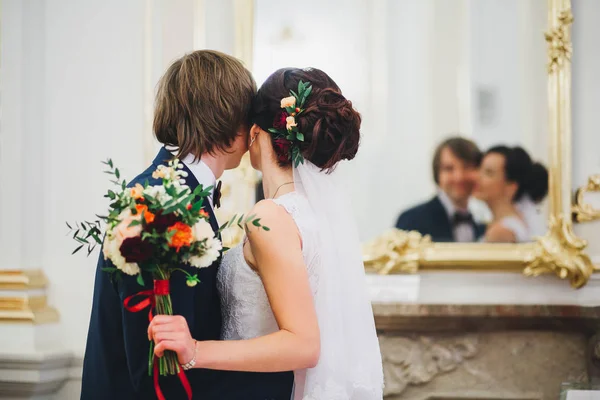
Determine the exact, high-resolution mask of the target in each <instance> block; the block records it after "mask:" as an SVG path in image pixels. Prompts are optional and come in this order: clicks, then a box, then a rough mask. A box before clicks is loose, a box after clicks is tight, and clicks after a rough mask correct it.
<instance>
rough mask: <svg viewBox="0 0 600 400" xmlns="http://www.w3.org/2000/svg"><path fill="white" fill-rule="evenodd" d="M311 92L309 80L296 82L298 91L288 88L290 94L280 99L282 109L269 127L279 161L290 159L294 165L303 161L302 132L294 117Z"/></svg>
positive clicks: (301, 109)
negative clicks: (301, 149) (301, 150)
mask: <svg viewBox="0 0 600 400" xmlns="http://www.w3.org/2000/svg"><path fill="white" fill-rule="evenodd" d="M311 92H312V85H311V84H310V83H309V82H302V81H300V82H298V92H297V93H296V92H294V91H293V90H290V96H289V97H285V98H283V99H281V108H283V111H281V112H279V113H277V115H276V116H275V119H274V120H273V127H272V128H269V132H271V133H272V134H273V140H274V142H275V143H276V146H275V151H276V153H277V158H278V159H279V160H280V161H286V160H292V163H293V164H294V166H295V167H297V166H298V165H300V164H303V163H304V157H302V153H301V152H300V142H304V134H303V133H302V132H300V131H299V130H298V122H297V120H296V118H297V117H298V116H299V115H300V114H302V112H303V111H304V108H303V107H304V103H305V102H306V99H307V98H308V96H309V95H310V93H311Z"/></svg>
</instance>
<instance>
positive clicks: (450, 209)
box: [438, 190, 469, 219]
mask: <svg viewBox="0 0 600 400" xmlns="http://www.w3.org/2000/svg"><path fill="white" fill-rule="evenodd" d="M438 199H440V202H441V203H442V205H443V206H444V209H445V210H446V214H448V218H450V219H452V218H454V214H456V212H457V211H460V212H469V209H468V208H467V209H466V210H461V209H458V208H457V207H456V206H455V205H454V203H452V200H450V197H449V196H448V195H447V194H446V192H444V191H443V190H440V191H439V192H438Z"/></svg>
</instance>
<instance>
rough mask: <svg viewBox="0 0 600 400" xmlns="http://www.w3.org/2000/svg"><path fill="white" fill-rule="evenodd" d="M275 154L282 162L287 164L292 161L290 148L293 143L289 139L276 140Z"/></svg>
mask: <svg viewBox="0 0 600 400" xmlns="http://www.w3.org/2000/svg"><path fill="white" fill-rule="evenodd" d="M273 143H274V144H275V154H277V159H278V160H279V161H280V162H286V161H288V160H289V159H290V147H291V146H292V143H291V142H290V141H289V140H287V139H275V141H274V142H273Z"/></svg>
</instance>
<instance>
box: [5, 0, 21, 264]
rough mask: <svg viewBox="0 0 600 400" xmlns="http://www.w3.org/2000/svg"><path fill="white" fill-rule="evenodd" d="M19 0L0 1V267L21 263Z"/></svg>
mask: <svg viewBox="0 0 600 400" xmlns="http://www.w3.org/2000/svg"><path fill="white" fill-rule="evenodd" d="M23 8H24V4H23V2H21V1H19V0H5V1H4V2H3V3H2V13H1V14H0V17H1V18H2V23H1V24H0V28H1V29H2V31H1V33H0V38H1V40H2V45H1V46H0V51H1V53H0V60H1V65H0V68H1V69H0V74H1V79H2V86H1V88H0V98H1V103H0V106H1V107H2V114H1V119H0V132H1V134H0V221H2V223H0V268H2V269H14V268H19V267H20V266H21V260H22V257H21V242H22V238H21V223H22V220H21V216H22V210H23V204H22V202H21V190H22V187H23V184H22V180H23V179H22V178H23V171H22V170H21V168H22V163H21V158H22V153H23V102H24V99H23V97H24V96H23V88H22V87H23V78H22V76H23V62H24V60H23V59H24V57H25V56H24V54H23V52H24V38H23V25H24V21H23Z"/></svg>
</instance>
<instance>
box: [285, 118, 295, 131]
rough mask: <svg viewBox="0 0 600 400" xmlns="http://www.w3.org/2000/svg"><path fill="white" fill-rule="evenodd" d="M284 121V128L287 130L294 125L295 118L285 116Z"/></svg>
mask: <svg viewBox="0 0 600 400" xmlns="http://www.w3.org/2000/svg"><path fill="white" fill-rule="evenodd" d="M285 122H286V128H287V130H288V131H289V130H290V129H292V127H293V126H296V119H295V118H294V117H287V118H286V119H285Z"/></svg>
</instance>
